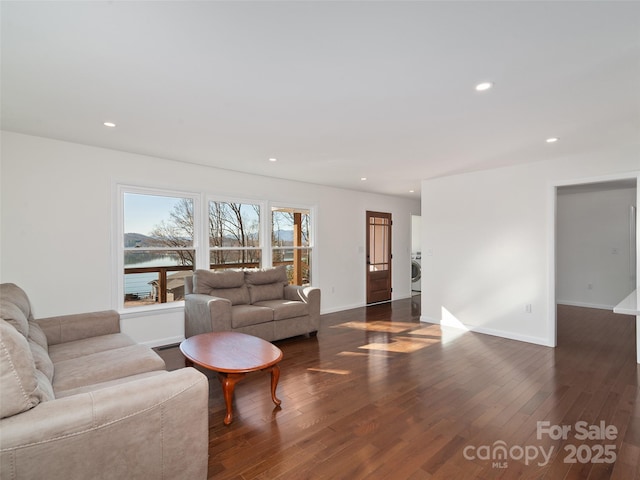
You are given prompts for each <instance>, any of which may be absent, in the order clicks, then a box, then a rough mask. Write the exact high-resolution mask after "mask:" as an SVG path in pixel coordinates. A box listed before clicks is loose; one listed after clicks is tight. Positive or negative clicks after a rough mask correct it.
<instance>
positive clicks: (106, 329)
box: [35, 310, 120, 345]
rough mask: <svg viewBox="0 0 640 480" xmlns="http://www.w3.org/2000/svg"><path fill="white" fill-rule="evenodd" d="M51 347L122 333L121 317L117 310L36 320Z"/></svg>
mask: <svg viewBox="0 0 640 480" xmlns="http://www.w3.org/2000/svg"><path fill="white" fill-rule="evenodd" d="M35 321H36V323H37V324H38V325H40V327H41V328H42V330H43V331H44V334H45V335H46V336H47V342H48V343H49V345H56V344H58V343H65V342H72V341H74V340H82V339H84V338H91V337H97V336H100V335H109V334H111V333H120V315H119V314H118V312H116V311H115V310H105V311H102V312H91V313H78V314H73V315H61V316H58V317H48V318H39V319H37V320H35Z"/></svg>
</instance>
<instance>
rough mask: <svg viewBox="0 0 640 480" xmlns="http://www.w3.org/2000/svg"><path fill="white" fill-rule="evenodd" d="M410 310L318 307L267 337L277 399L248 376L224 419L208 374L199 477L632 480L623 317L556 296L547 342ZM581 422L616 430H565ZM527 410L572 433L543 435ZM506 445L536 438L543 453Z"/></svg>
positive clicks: (639, 421) (170, 354)
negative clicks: (584, 434) (315, 326)
mask: <svg viewBox="0 0 640 480" xmlns="http://www.w3.org/2000/svg"><path fill="white" fill-rule="evenodd" d="M419 315H420V311H419V297H414V298H412V299H405V300H399V301H394V302H391V303H388V304H381V305H376V306H371V307H363V308H357V309H352V310H348V311H343V312H336V313H331V314H327V315H323V316H322V317H321V328H320V330H319V333H318V335H317V337H311V338H307V337H296V338H292V339H287V340H284V341H280V342H276V344H277V345H278V347H279V348H281V349H282V351H283V352H284V359H283V361H282V363H281V377H280V383H279V386H278V397H279V398H280V399H281V400H282V405H281V408H274V405H273V403H272V402H271V398H270V395H269V379H268V376H265V375H263V374H261V373H259V372H258V373H256V374H251V375H248V376H247V377H246V378H245V379H243V381H242V382H239V383H238V384H237V386H236V392H235V399H234V421H233V423H232V424H231V425H228V426H225V425H223V423H222V419H223V417H224V414H225V403H224V399H223V397H222V391H221V388H220V385H219V382H218V381H217V379H216V378H215V377H213V376H211V377H210V404H209V411H210V416H209V478H212V479H213V478H215V479H221V480H225V479H226V480H235V479H238V480H250V479H251V480H266V479H270V480H271V479H296V480H298V479H311V480H315V479H343V478H344V479H349V480H352V479H374V480H375V479H385V480H386V479H389V478H393V479H394V480H396V479H398V480H403V479H407V480H409V479H414V480H419V479H423V480H424V479H429V480H431V479H450V478H464V479H482V480H487V479H502V480H504V479H512V478H513V479H550V480H557V479H616V480H617V479H625V480H630V479H635V480H640V467H639V466H638V465H639V464H640V391H639V387H638V382H639V379H640V369H639V367H638V365H637V363H636V361H635V319H634V318H633V317H627V316H624V315H616V314H613V313H611V312H608V311H604V310H597V309H589V308H579V307H567V306H559V307H558V346H557V348H548V347H543V346H538V345H532V344H527V343H522V342H517V341H514V340H507V339H503V338H499V337H493V336H488V335H482V334H478V333H472V332H463V331H459V330H455V329H450V328H449V327H440V326H438V325H431V324H422V323H420V322H419ZM159 353H160V354H161V356H163V358H165V362H166V363H167V366H168V368H169V369H175V368H182V367H183V366H184V360H183V358H182V357H181V355H180V354H179V351H178V349H177V348H167V349H163V350H161V351H160V352H159ZM580 421H583V422H586V423H587V424H588V425H595V424H599V422H601V421H603V422H605V424H606V425H614V426H615V427H616V428H617V429H618V432H619V435H618V437H617V438H616V439H615V440H614V441H608V440H605V441H603V440H584V441H581V440H578V439H576V438H575V435H576V431H575V430H576V423H577V422H580ZM539 422H547V423H546V425H552V426H558V428H563V427H569V428H570V429H571V431H570V432H569V434H568V435H567V438H555V439H553V438H550V436H549V435H548V434H546V433H545V434H542V435H541V434H540V432H539V431H538V428H539ZM607 442H608V443H612V444H613V445H614V447H615V450H614V451H615V454H616V461H615V463H612V464H609V463H594V462H586V461H579V462H576V463H568V461H567V457H568V451H567V450H566V449H568V448H577V447H580V446H582V448H583V452H582V453H585V451H586V450H584V449H585V448H589V449H592V448H594V446H595V445H604V444H605V443H607ZM499 446H504V447H506V448H507V455H508V458H507V459H506V461H505V462H500V461H499V460H500V458H499V455H497V453H499V451H498V450H496V448H497V447H499ZM572 446H573V447H572ZM518 448H520V449H521V450H520V451H522V452H524V449H525V448H529V450H530V452H529V453H531V454H532V453H533V450H532V449H534V448H535V449H545V451H548V452H550V457H549V459H548V460H549V461H548V463H546V464H542V463H541V458H542V457H541V456H538V458H537V459H534V458H525V457H524V456H520V457H519V455H518V454H519V450H518ZM492 449H493V450H492ZM509 449H510V450H509ZM590 454H591V451H590ZM538 455H539V453H538Z"/></svg>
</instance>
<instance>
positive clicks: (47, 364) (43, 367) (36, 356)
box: [28, 339, 53, 382]
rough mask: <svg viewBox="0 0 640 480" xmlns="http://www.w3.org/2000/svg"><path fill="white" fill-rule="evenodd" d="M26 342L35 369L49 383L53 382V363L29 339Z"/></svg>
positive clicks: (40, 348)
mask: <svg viewBox="0 0 640 480" xmlns="http://www.w3.org/2000/svg"><path fill="white" fill-rule="evenodd" d="M28 342H29V348H30V349H31V355H33V361H34V362H35V364H36V369H37V370H40V371H41V372H42V373H43V374H44V375H45V376H46V377H47V378H48V379H49V381H50V382H51V381H52V380H53V362H52V361H51V358H49V354H48V353H47V352H46V351H45V349H44V348H42V347H41V346H40V345H38V344H37V343H36V342H34V341H33V340H31V339H29V340H28Z"/></svg>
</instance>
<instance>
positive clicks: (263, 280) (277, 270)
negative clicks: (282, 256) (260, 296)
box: [244, 265, 289, 285]
mask: <svg viewBox="0 0 640 480" xmlns="http://www.w3.org/2000/svg"><path fill="white" fill-rule="evenodd" d="M244 278H245V281H246V282H247V284H249V285H266V284H267V283H281V284H282V285H287V284H288V283H289V280H288V279H287V267H286V266H285V265H280V266H279V267H273V268H265V269H255V270H253V269H252V270H245V271H244Z"/></svg>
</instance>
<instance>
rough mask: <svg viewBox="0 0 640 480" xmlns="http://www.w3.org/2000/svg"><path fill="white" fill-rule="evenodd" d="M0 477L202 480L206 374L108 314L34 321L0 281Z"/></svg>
mask: <svg viewBox="0 0 640 480" xmlns="http://www.w3.org/2000/svg"><path fill="white" fill-rule="evenodd" d="M0 302H1V303H0V313H1V314H2V319H1V320H0V411H1V419H0V478H2V480H11V479H47V480H55V479H61V480H62V479H64V480H72V479H83V480H88V479H118V480H120V479H155V478H157V479H160V478H165V479H185V480H186V479H190V480H191V479H205V478H206V477H207V460H208V459H207V454H208V412H207V410H208V392H209V388H208V381H207V378H206V377H205V376H204V375H203V374H201V373H200V372H198V371H196V370H195V369H193V368H185V369H180V370H176V371H173V372H167V371H166V370H165V364H164V361H163V360H162V359H161V358H160V357H159V356H158V355H157V354H156V353H155V352H154V351H153V350H152V349H150V348H148V347H146V346H143V345H138V344H136V343H135V342H134V341H133V340H132V339H131V338H129V337H128V336H126V335H125V334H123V333H121V332H120V319H119V315H118V314H117V312H113V311H107V312H97V313H89V314H78V315H68V316H60V317H52V318H44V319H38V320H36V319H34V318H33V315H32V312H31V306H30V303H29V299H28V298H27V295H26V294H25V292H24V291H23V290H22V289H20V288H19V287H18V286H16V285H14V284H10V283H5V284H2V285H0Z"/></svg>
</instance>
